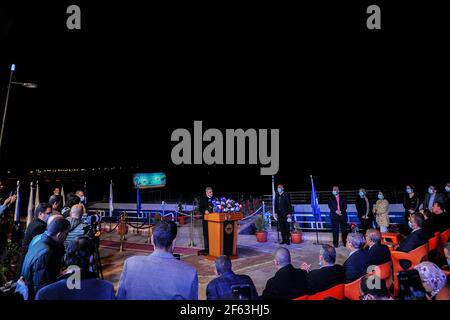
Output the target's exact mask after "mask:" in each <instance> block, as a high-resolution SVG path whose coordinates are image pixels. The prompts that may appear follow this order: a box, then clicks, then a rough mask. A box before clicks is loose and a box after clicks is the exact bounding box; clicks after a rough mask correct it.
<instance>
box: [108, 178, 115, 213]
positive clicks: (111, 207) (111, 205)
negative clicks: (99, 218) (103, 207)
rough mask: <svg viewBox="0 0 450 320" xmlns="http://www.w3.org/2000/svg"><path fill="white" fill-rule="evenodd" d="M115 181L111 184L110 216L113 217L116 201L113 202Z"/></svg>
mask: <svg viewBox="0 0 450 320" xmlns="http://www.w3.org/2000/svg"><path fill="white" fill-rule="evenodd" d="M112 187H113V183H112V180H111V183H110V184H109V216H110V217H112V215H113V212H114V202H113V188H112Z"/></svg>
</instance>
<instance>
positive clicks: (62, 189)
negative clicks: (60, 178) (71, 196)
mask: <svg viewBox="0 0 450 320" xmlns="http://www.w3.org/2000/svg"><path fill="white" fill-rule="evenodd" d="M61 197H62V202H63V206H65V205H66V195H65V194H64V185H63V184H62V185H61Z"/></svg>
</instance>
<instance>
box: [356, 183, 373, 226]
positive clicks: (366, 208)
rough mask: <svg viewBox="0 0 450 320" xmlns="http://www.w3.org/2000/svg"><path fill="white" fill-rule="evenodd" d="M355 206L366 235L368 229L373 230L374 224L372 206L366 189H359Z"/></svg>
mask: <svg viewBox="0 0 450 320" xmlns="http://www.w3.org/2000/svg"><path fill="white" fill-rule="evenodd" d="M355 206H356V211H357V213H358V218H359V221H360V222H361V232H362V233H363V234H365V233H366V230H367V229H369V228H372V222H373V214H372V206H371V204H370V201H369V199H368V198H367V194H366V190H365V189H363V188H361V189H359V193H358V198H356V203H355Z"/></svg>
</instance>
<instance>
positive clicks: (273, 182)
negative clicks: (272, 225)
mask: <svg viewBox="0 0 450 320" xmlns="http://www.w3.org/2000/svg"><path fill="white" fill-rule="evenodd" d="M272 211H273V213H272V217H273V218H275V177H274V176H272Z"/></svg>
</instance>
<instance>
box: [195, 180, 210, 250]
mask: <svg viewBox="0 0 450 320" xmlns="http://www.w3.org/2000/svg"><path fill="white" fill-rule="evenodd" d="M212 197H213V189H212V188H211V187H207V188H206V189H205V196H203V197H201V198H200V200H199V203H198V210H199V211H200V214H201V216H202V224H203V242H204V244H205V249H204V251H203V254H204V255H208V254H209V241H208V221H206V220H205V215H207V214H209V213H211V212H213V208H214V205H213V203H212Z"/></svg>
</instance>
